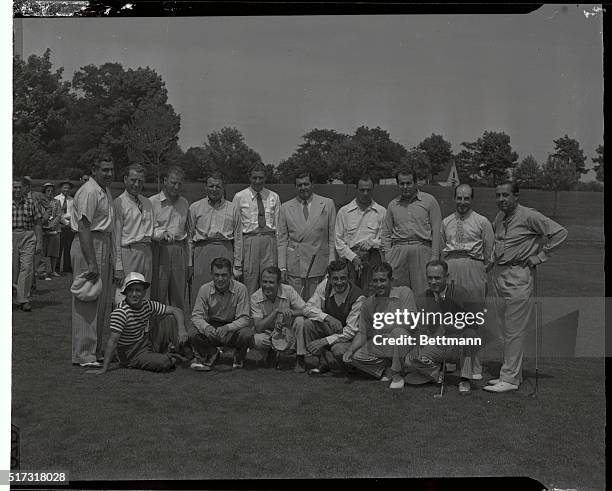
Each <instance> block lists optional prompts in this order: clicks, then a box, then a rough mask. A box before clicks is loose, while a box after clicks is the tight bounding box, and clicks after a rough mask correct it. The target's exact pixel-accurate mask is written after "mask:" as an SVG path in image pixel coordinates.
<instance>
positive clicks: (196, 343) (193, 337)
mask: <svg viewBox="0 0 612 491" xmlns="http://www.w3.org/2000/svg"><path fill="white" fill-rule="evenodd" d="M211 324H212V323H211ZM215 324H216V323H215ZM224 324H227V323H223V324H219V326H220V325H224ZM219 326H214V325H213V327H219ZM189 343H190V344H191V348H192V349H193V350H194V351H197V352H198V353H199V354H200V357H201V358H202V363H204V364H205V365H209V366H210V365H212V364H213V363H214V361H215V359H216V358H217V353H218V351H217V346H227V347H229V348H235V349H236V352H235V354H234V356H235V357H236V359H237V360H238V361H241V360H244V357H245V356H246V352H247V349H248V348H252V347H253V346H254V341H253V330H252V329H251V328H250V327H243V328H241V329H238V330H237V331H234V332H229V333H227V334H226V335H225V336H223V337H221V338H218V337H215V336H207V335H205V334H202V333H200V332H199V331H197V330H194V332H191V333H190V335H189Z"/></svg>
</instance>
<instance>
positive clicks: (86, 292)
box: [70, 273, 102, 302]
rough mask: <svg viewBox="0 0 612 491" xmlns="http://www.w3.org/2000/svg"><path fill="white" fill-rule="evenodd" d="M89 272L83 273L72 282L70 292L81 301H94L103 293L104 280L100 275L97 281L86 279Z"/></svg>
mask: <svg viewBox="0 0 612 491" xmlns="http://www.w3.org/2000/svg"><path fill="white" fill-rule="evenodd" d="M86 275H87V273H81V274H80V275H78V276H77V277H76V278H75V279H74V281H73V282H72V286H71V287H70V292H71V293H72V294H73V295H74V296H75V297H76V298H77V299H78V300H80V301H81V302H94V301H95V300H97V299H98V297H99V296H100V293H102V280H101V279H100V277H98V281H96V282H95V283H93V282H91V281H88V280H86V279H85V276H86Z"/></svg>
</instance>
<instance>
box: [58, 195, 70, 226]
mask: <svg viewBox="0 0 612 491" xmlns="http://www.w3.org/2000/svg"><path fill="white" fill-rule="evenodd" d="M55 199H56V200H58V201H59V202H60V205H61V206H60V209H61V208H62V207H63V206H64V199H66V197H65V196H64V195H63V194H62V193H60V194H58V195H57V196H56V197H55ZM67 199H68V203H67V204H66V213H63V214H62V218H60V223H61V224H62V225H64V226H66V227H69V226H70V214H71V213H72V205H73V202H74V198H73V197H72V196H68V197H67Z"/></svg>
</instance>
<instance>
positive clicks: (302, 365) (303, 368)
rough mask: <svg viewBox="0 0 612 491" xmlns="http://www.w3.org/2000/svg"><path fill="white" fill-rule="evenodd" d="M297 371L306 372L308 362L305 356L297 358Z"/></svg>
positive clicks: (295, 369) (295, 370)
mask: <svg viewBox="0 0 612 491" xmlns="http://www.w3.org/2000/svg"><path fill="white" fill-rule="evenodd" d="M293 371H294V372H295V373H305V372H306V362H305V361H304V356H303V355H301V356H298V357H296V360H295V368H294V369H293Z"/></svg>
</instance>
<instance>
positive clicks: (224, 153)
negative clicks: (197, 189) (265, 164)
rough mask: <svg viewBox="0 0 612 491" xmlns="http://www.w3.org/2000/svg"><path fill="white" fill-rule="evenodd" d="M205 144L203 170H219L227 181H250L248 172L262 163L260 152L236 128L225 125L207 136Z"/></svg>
mask: <svg viewBox="0 0 612 491" xmlns="http://www.w3.org/2000/svg"><path fill="white" fill-rule="evenodd" d="M207 139H208V141H207V142H206V143H204V146H203V154H202V156H203V169H202V170H203V171H204V170H218V171H219V172H221V173H222V174H223V175H224V177H225V179H226V181H227V182H232V183H245V182H248V174H249V171H250V169H251V167H253V166H254V165H255V164H261V163H262V161H261V157H260V156H259V154H258V153H257V152H256V151H255V150H253V149H252V148H250V147H249V146H248V145H247V144H246V143H245V141H244V137H243V136H242V133H241V132H240V131H239V130H238V129H236V128H230V127H225V128H222V129H221V130H220V131H214V132H212V133H211V134H209V135H208V136H207Z"/></svg>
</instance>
